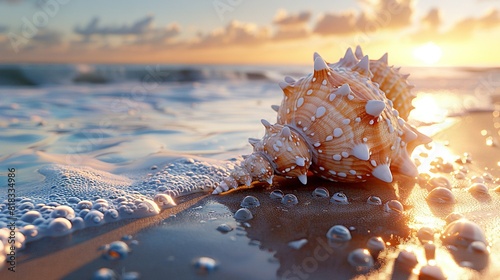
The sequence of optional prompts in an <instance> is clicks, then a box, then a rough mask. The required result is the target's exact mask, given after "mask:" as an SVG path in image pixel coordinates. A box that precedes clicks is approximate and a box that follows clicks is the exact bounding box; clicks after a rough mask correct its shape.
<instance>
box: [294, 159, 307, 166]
mask: <svg viewBox="0 0 500 280" xmlns="http://www.w3.org/2000/svg"><path fill="white" fill-rule="evenodd" d="M295 164H297V165H298V166H306V159H305V158H303V157H299V158H296V159H295Z"/></svg>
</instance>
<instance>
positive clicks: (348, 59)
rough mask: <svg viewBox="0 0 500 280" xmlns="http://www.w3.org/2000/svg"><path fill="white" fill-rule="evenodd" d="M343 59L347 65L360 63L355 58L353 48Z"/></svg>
mask: <svg viewBox="0 0 500 280" xmlns="http://www.w3.org/2000/svg"><path fill="white" fill-rule="evenodd" d="M343 59H344V60H345V61H344V62H345V63H356V62H358V60H357V59H356V57H355V56H354V53H353V52H352V49H351V48H348V49H347V51H346V52H345V54H344V58H343Z"/></svg>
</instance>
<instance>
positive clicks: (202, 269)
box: [193, 257, 218, 274]
mask: <svg viewBox="0 0 500 280" xmlns="http://www.w3.org/2000/svg"><path fill="white" fill-rule="evenodd" d="M193 264H194V267H195V268H197V269H198V273H202V274H204V273H208V272H212V271H214V270H215V269H217V265H218V264H217V261H216V260H214V259H212V258H209V257H200V258H197V259H195V260H194V262H193Z"/></svg>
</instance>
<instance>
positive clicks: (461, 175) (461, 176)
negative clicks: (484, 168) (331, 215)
mask: <svg viewBox="0 0 500 280" xmlns="http://www.w3.org/2000/svg"><path fill="white" fill-rule="evenodd" d="M453 177H454V178H455V179H458V180H463V179H465V174H464V173H463V172H462V171H459V170H457V171H455V173H453Z"/></svg>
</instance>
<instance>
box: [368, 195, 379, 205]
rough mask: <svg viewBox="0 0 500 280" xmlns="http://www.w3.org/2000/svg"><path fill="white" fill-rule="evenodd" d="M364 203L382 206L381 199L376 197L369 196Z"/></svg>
mask: <svg viewBox="0 0 500 280" xmlns="http://www.w3.org/2000/svg"><path fill="white" fill-rule="evenodd" d="M366 203H368V204H370V205H382V199H380V197H378V196H374V195H371V196H370V197H368V199H367V200H366Z"/></svg>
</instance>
